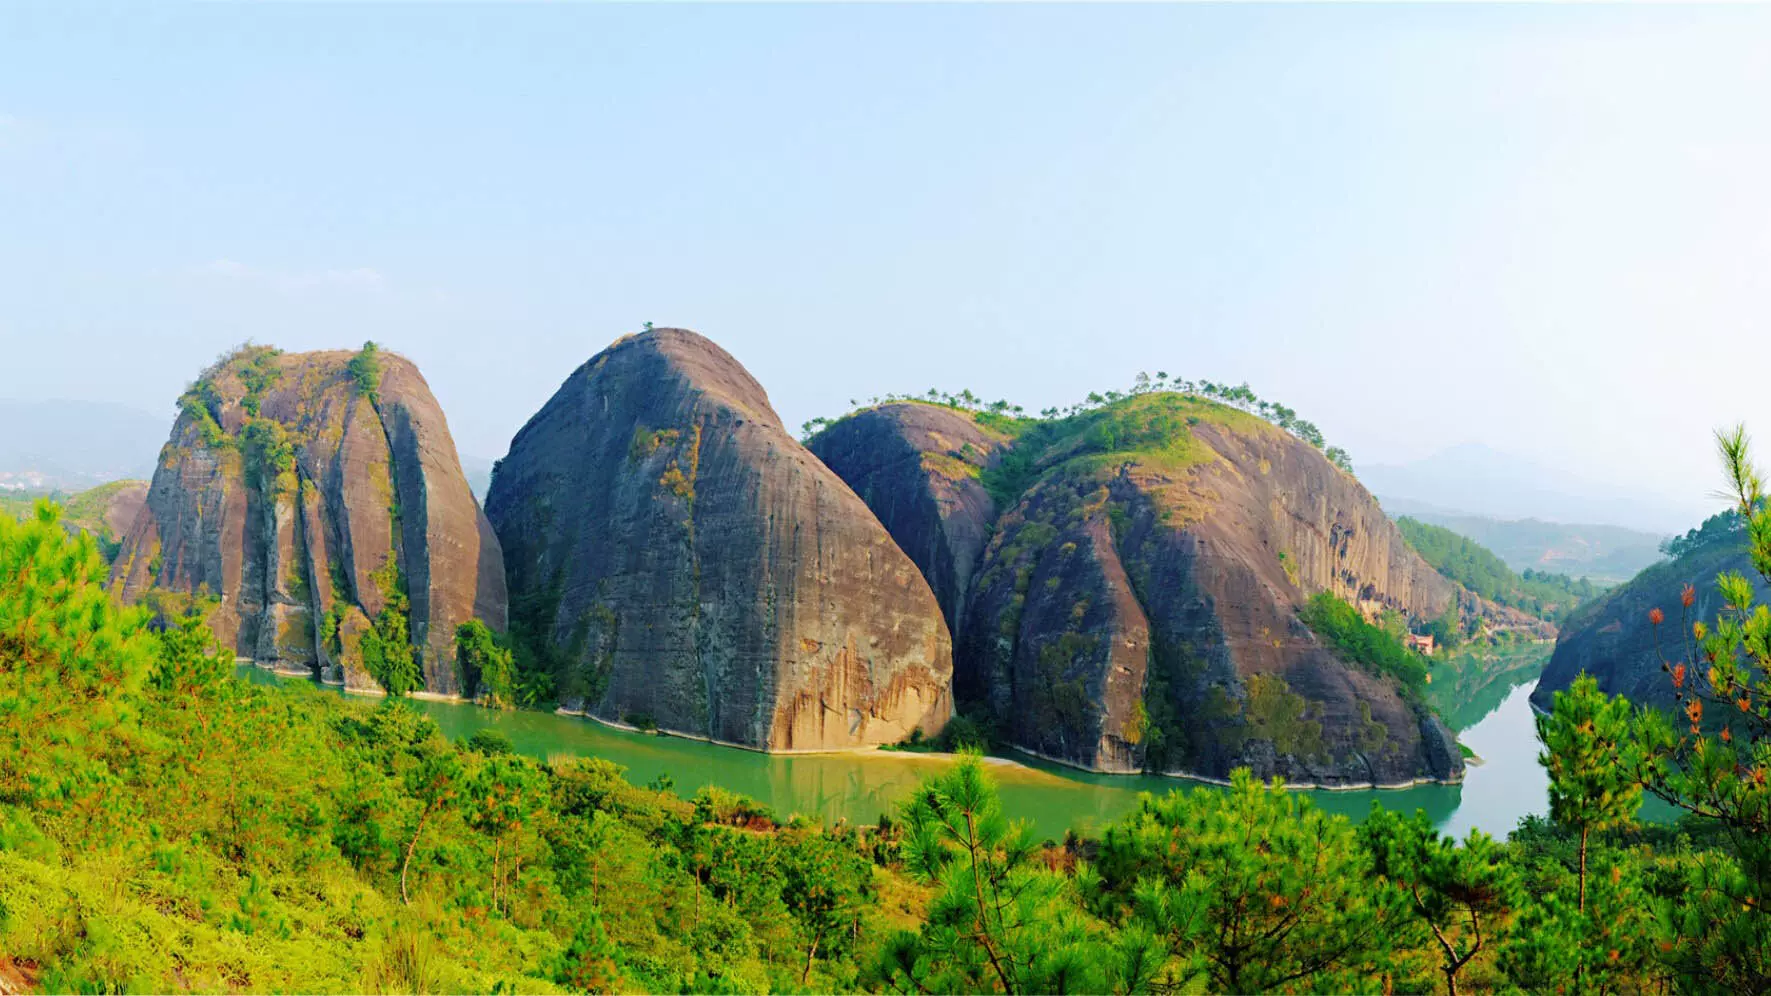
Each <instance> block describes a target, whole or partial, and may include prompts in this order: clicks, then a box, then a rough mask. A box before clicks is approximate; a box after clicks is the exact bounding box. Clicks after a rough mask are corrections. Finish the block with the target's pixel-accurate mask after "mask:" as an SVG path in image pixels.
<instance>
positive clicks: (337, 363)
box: [112, 347, 506, 696]
mask: <svg viewBox="0 0 1771 996" xmlns="http://www.w3.org/2000/svg"><path fill="white" fill-rule="evenodd" d="M356 355H357V354H354V353H351V352H344V351H336V352H313V353H295V354H288V353H277V352H276V351H274V350H268V349H264V348H262V347H254V348H249V349H246V350H243V351H242V352H240V353H238V354H236V355H234V356H233V357H231V358H229V359H227V360H225V361H224V362H222V363H221V364H219V365H218V366H217V367H215V368H212V369H211V370H209V371H205V373H204V375H203V376H202V377H201V378H200V379H199V381H198V384H197V385H196V387H194V388H193V391H192V394H190V395H187V398H186V401H185V404H184V411H183V413H182V414H181V415H180V416H179V418H178V420H177V421H176V422H175V423H174V424H173V427H172V436H171V439H170V440H169V441H168V442H167V444H166V446H165V447H164V449H162V451H161V454H160V462H159V466H158V468H157V469H156V471H155V473H154V478H153V483H152V485H151V486H150V487H149V490H148V496H147V501H146V505H145V508H144V509H143V510H142V512H141V513H140V514H139V515H138V516H137V517H136V519H135V521H134V524H133V525H132V527H131V529H130V532H129V534H128V536H127V537H126V539H125V541H124V544H123V548H122V550H121V552H120V553H119V555H118V558H117V561H116V564H115V565H114V567H113V570H112V580H113V584H114V585H115V586H116V587H117V588H118V589H119V590H120V592H121V594H122V595H123V597H124V598H125V599H128V600H132V601H134V600H139V599H141V598H143V597H144V596H147V595H148V594H149V593H150V592H151V591H158V592H161V593H173V594H176V595H179V596H192V597H197V598H209V599H213V600H214V602H215V604H214V608H213V611H212V612H211V614H210V616H209V619H210V623H211V626H212V628H213V629H214V630H215V632H216V635H217V636H218V637H219V638H220V640H221V642H222V644H223V645H224V646H226V647H230V648H231V649H232V650H233V651H234V652H235V653H236V654H237V655H238V656H240V657H243V658H251V659H253V660H254V661H256V662H258V663H260V664H261V665H264V666H269V667H276V668H279V669H284V670H294V671H301V670H309V669H312V670H316V671H318V672H319V673H320V675H321V676H322V677H323V678H325V679H326V680H328V681H332V682H335V683H340V684H344V685H346V686H347V687H349V688H352V689H356V690H361V691H378V690H379V686H378V684H377V683H376V681H375V680H374V679H373V678H372V677H371V676H370V675H369V674H368V673H367V671H366V670H365V669H364V668H363V666H362V661H361V658H360V655H359V653H358V646H359V641H360V639H361V636H362V634H363V633H364V632H366V631H368V630H370V629H371V627H372V625H373V620H375V619H376V618H377V616H378V615H380V613H381V612H382V611H383V610H384V609H385V608H386V607H387V606H388V604H389V600H390V598H393V597H394V596H395V595H396V593H398V592H403V593H404V595H405V601H406V603H407V604H408V605H409V612H408V626H409V632H410V636H411V642H412V644H413V647H414V651H415V655H416V658H417V660H418V663H419V665H420V669H421V671H422V684H423V690H424V691H426V692H429V693H432V694H436V695H443V696H452V695H458V694H460V693H461V692H462V683H461V676H460V675H459V674H458V673H457V669H456V665H455V659H454V636H455V628H456V626H458V625H459V624H460V623H462V622H465V621H467V620H468V619H473V618H478V619H480V620H482V621H484V622H486V623H487V624H488V625H490V626H492V627H493V628H494V629H496V630H502V629H503V628H504V623H505V611H506V606H505V590H504V568H503V559H502V556H501V554H500V551H499V548H498V539H497V537H496V536H495V535H494V534H493V532H492V528H491V524H490V523H489V522H488V521H487V520H486V518H485V516H484V515H483V514H482V513H481V511H480V508H479V505H478V503H477V502H475V501H474V498H473V495H472V493H471V492H470V491H469V490H468V487H467V481H466V479H465V478H464V477H463V475H462V472H461V465H460V462H459V460H458V458H457V457H456V453H455V444H454V441H453V439H452V438H451V437H450V434H449V427H448V424H447V422H446V421H445V420H444V418H443V413H442V410H441V408H439V407H438V405H437V402H436V399H435V398H434V397H432V396H431V393H430V388H429V387H428V386H427V385H426V384H425V382H424V378H423V377H422V376H421V375H420V374H419V372H418V369H417V367H415V366H413V365H412V363H411V362H409V361H407V360H406V359H405V358H403V357H400V356H397V355H394V354H391V353H385V352H383V353H380V354H379V356H378V357H377V359H376V363H375V366H376V369H377V370H378V373H379V377H378V380H379V383H378V385H377V386H376V387H375V388H374V389H373V390H372V391H371V390H365V389H364V387H363V386H362V385H361V384H360V383H359V381H358V379H357V377H356V376H354V375H353V374H352V372H351V370H350V363H351V360H352V359H353V357H354V356H356ZM198 395H201V396H200V397H199V396H198ZM396 604H397V602H396Z"/></svg>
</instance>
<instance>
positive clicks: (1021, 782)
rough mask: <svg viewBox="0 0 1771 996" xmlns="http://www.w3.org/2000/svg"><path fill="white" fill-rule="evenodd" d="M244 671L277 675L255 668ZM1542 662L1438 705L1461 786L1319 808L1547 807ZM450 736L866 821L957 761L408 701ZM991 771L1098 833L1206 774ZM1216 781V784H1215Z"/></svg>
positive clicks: (1446, 814)
mask: <svg viewBox="0 0 1771 996" xmlns="http://www.w3.org/2000/svg"><path fill="white" fill-rule="evenodd" d="M240 672H241V675H242V677H245V678H246V679H247V680H249V681H253V682H260V683H271V682H277V681H301V680H304V679H300V678H278V677H276V676H275V675H272V674H271V673H269V672H266V671H261V670H258V669H257V668H253V667H250V666H243V667H241V668H240ZM1537 673H1538V669H1537V668H1525V669H1521V670H1518V671H1516V672H1514V673H1513V674H1511V675H1509V676H1507V677H1506V678H1505V679H1502V680H1500V681H1497V682H1495V683H1493V684H1491V685H1490V686H1488V687H1487V688H1484V689H1483V690H1482V691H1481V692H1480V693H1478V694H1476V695H1474V696H1471V697H1469V698H1468V699H1466V700H1465V701H1462V702H1459V703H1456V704H1454V706H1453V707H1450V708H1448V707H1447V706H1446V705H1445V704H1441V705H1440V707H1439V708H1440V710H1441V712H1442V713H1443V714H1445V715H1446V716H1447V718H1448V720H1449V721H1450V722H1451V723H1452V724H1453V725H1454V726H1460V727H1462V728H1463V730H1462V734H1461V739H1462V740H1463V742H1464V743H1465V744H1467V745H1469V747H1470V748H1471V749H1472V750H1474V751H1475V752H1476V753H1477V754H1478V755H1480V756H1481V757H1482V758H1483V760H1484V761H1485V762H1486V763H1484V764H1482V765H1480V766H1473V767H1471V768H1470V769H1469V772H1468V774H1467V775H1466V777H1465V780H1464V784H1462V785H1422V786H1417V787H1415V788H1409V789H1397V790H1389V791H1374V790H1354V791H1341V792H1329V791H1313V792H1310V796H1311V797H1312V798H1313V799H1314V800H1315V802H1316V804H1317V805H1318V806H1320V807H1322V808H1323V809H1327V810H1330V811H1332V812H1336V813H1344V814H1346V815H1348V816H1351V817H1353V818H1355V819H1358V818H1362V817H1364V816H1365V814H1366V813H1367V812H1369V811H1370V809H1371V804H1372V802H1373V801H1374V800H1375V801H1378V802H1380V803H1382V804H1383V805H1384V806H1386V807H1389V808H1392V809H1400V810H1404V811H1410V810H1414V809H1424V810H1426V812H1427V814H1428V815H1429V816H1431V817H1432V819H1433V821H1434V822H1435V823H1436V824H1438V826H1439V827H1440V828H1441V829H1443V830H1445V831H1447V832H1449V833H1452V834H1455V835H1457V836H1458V837H1460V838H1461V837H1462V836H1464V835H1465V834H1467V833H1468V832H1469V830H1470V829H1471V828H1480V829H1482V830H1484V831H1486V832H1488V833H1490V834H1493V835H1494V836H1497V837H1504V836H1505V835H1506V834H1507V833H1508V832H1509V831H1511V830H1512V828H1513V827H1514V825H1515V824H1517V823H1518V821H1519V818H1520V817H1522V816H1525V815H1527V814H1531V813H1545V812H1548V809H1549V803H1548V795H1547V792H1548V788H1547V786H1548V781H1547V779H1546V777H1545V775H1544V772H1543V769H1542V768H1541V767H1539V766H1538V764H1537V750H1538V743H1537V734H1536V729H1535V727H1534V725H1533V722H1532V714H1531V706H1530V704H1529V702H1528V701H1527V699H1528V697H1529V696H1530V694H1531V688H1532V685H1533V684H1534V683H1535V682H1536V680H1537ZM412 705H413V706H414V707H415V708H417V709H419V710H421V711H422V712H424V713H426V714H427V715H429V716H430V717H431V718H433V719H435V720H436V721H437V724H438V725H439V726H441V727H442V729H443V732H444V733H445V734H447V735H448V736H449V737H451V738H461V737H466V736H468V735H470V734H472V733H473V732H474V731H475V730H480V729H486V728H491V729H496V730H500V731H502V732H503V733H504V734H505V735H507V736H508V737H510V740H511V743H512V744H514V745H515V746H516V749H517V750H519V751H521V752H522V753H525V754H530V755H533V756H535V757H542V758H545V757H548V756H551V755H560V754H564V755H572V756H583V757H601V758H606V759H608V760H610V761H613V762H615V763H617V764H620V765H623V766H625V767H626V768H627V777H628V779H629V780H630V781H632V782H634V783H635V784H639V785H644V784H646V783H647V782H649V781H652V780H653V779H656V778H658V777H660V776H664V775H668V776H669V777H670V778H671V779H672V780H673V781H674V782H675V786H676V791H677V792H678V793H679V794H680V795H682V796H684V797H685V798H687V797H688V796H690V795H693V794H694V792H695V790H696V789H697V788H699V787H701V786H703V785H718V786H720V787H722V788H725V789H727V790H729V791H733V792H739V793H742V794H744V795H747V796H750V797H752V798H754V799H756V800H758V801H760V802H762V803H763V804H765V805H767V806H768V807H769V808H770V809H772V810H774V811H775V812H776V813H778V814H781V815H782V816H784V817H785V816H788V815H790V814H793V813H803V814H805V815H807V816H813V817H818V818H821V819H824V820H827V821H833V820H836V819H838V818H845V819H847V820H848V821H849V822H851V823H863V822H864V823H871V822H873V821H875V820H877V819H878V818H879V816H880V815H881V814H882V813H889V812H891V811H892V810H893V809H894V807H896V806H897V804H898V803H899V802H900V801H902V800H903V799H904V798H905V797H906V795H908V794H909V792H910V791H911V790H912V789H913V788H914V787H915V785H916V783H917V781H918V779H919V778H921V777H922V775H924V774H925V773H927V772H929V771H933V770H937V769H938V768H939V767H940V766H942V765H945V764H948V763H951V762H950V761H949V760H948V759H946V758H942V757H928V756H921V755H916V754H907V753H897V752H888V751H878V752H872V753H866V754H826V755H795V756H786V755H770V754H760V753H756V752H754V751H747V750H742V749H739V748H736V747H719V746H714V745H712V744H706V743H700V742H698V741H694V740H685V739H682V738H679V737H669V736H651V735H647V734H641V733H629V732H626V731H623V730H615V729H610V728H608V727H605V726H602V725H601V724H599V723H596V722H594V721H592V720H588V719H581V718H578V717H573V716H560V715H555V714H553V713H545V712H498V711H494V710H490V709H482V708H479V707H478V706H474V705H470V704H466V703H455V702H428V701H423V700H413V702H412ZM992 771H993V772H994V773H995V775H996V779H997V781H998V783H999V784H1000V785H1001V788H1002V800H1003V805H1004V808H1005V809H1006V810H1007V811H1008V814H1009V815H1010V816H1011V817H1014V818H1024V819H1027V820H1031V821H1032V823H1033V825H1034V827H1035V829H1036V830H1037V831H1038V832H1039V833H1040V834H1042V835H1044V836H1047V837H1051V838H1054V839H1058V838H1062V836H1063V834H1064V831H1065V829H1066V828H1070V827H1074V828H1076V829H1077V831H1078V832H1081V833H1085V834H1089V833H1097V832H1099V830H1100V829H1101V827H1102V826H1103V825H1105V824H1106V823H1109V822H1111V821H1113V820H1115V819H1117V818H1119V817H1120V816H1123V815H1124V814H1125V813H1127V812H1129V811H1130V810H1132V809H1133V808H1135V807H1136V805H1137V799H1138V794H1139V793H1140V792H1154V793H1159V794H1160V793H1163V792H1167V791H1169V790H1170V789H1175V788H1195V787H1200V783H1197V782H1191V781H1187V780H1184V779H1174V778H1163V777H1159V776H1127V775H1094V774H1089V773H1086V772H1080V771H1075V770H1072V769H1069V768H1064V767H1061V766H1058V765H1053V764H1048V763H1045V762H1042V761H1038V760H1036V759H1033V758H1028V757H1025V756H1021V755H1013V756H1012V757H1011V758H1007V759H1000V761H999V763H996V764H994V765H993V766H992ZM1213 790H1214V791H1215V789H1213Z"/></svg>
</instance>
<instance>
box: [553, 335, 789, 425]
mask: <svg viewBox="0 0 1771 996" xmlns="http://www.w3.org/2000/svg"><path fill="white" fill-rule="evenodd" d="M656 362H661V363H662V364H663V366H664V368H665V370H667V371H669V372H670V373H671V374H673V375H675V376H676V377H677V378H678V379H680V380H682V381H684V382H686V383H687V385H688V386H689V387H691V388H693V389H694V390H696V391H699V392H701V393H702V394H703V395H704V396H706V397H708V398H709V399H712V400H716V401H719V402H721V403H723V404H726V405H729V406H731V407H732V408H735V409H738V410H739V411H742V412H744V413H746V414H747V416H748V417H749V418H751V419H753V420H756V421H759V422H764V423H767V424H768V425H770V426H772V427H774V428H777V429H781V430H782V431H786V430H785V428H784V427H783V426H782V424H781V417H780V416H779V415H777V414H775V409H774V407H773V406H772V405H770V404H769V395H768V392H767V391H765V390H763V386H762V384H760V383H758V382H757V379H756V378H755V377H752V376H751V375H750V371H748V370H746V369H744V365H743V364H741V363H739V362H738V360H737V359H736V358H735V357H733V356H732V354H731V353H728V352H726V351H725V349H724V348H723V347H721V346H720V345H719V344H718V343H716V342H714V341H713V340H712V339H709V338H707V337H706V336H704V335H702V334H701V333H699V332H696V331H693V330H691V329H680V328H652V329H647V330H646V331H644V332H637V333H633V334H631V335H624V336H622V337H621V338H619V339H616V340H615V341H614V342H612V343H610V344H609V346H608V348H607V349H604V350H603V351H602V352H601V353H598V354H597V355H596V356H594V357H591V359H590V361H589V362H588V363H586V364H585V365H584V366H583V367H582V368H580V370H581V371H582V372H595V371H598V370H601V369H603V368H604V367H605V366H607V367H613V368H614V369H615V370H616V371H617V372H619V371H620V370H621V369H622V367H624V366H626V365H628V364H632V365H634V366H635V367H636V368H637V367H641V366H644V365H646V364H648V363H656Z"/></svg>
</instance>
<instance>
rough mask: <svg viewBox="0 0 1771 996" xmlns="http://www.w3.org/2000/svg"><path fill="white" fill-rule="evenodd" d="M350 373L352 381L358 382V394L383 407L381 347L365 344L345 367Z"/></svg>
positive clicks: (370, 343)
mask: <svg viewBox="0 0 1771 996" xmlns="http://www.w3.org/2000/svg"><path fill="white" fill-rule="evenodd" d="M345 368H346V369H347V370H348V371H350V375H351V380H353V381H355V382H356V385H357V393H359V394H361V395H362V396H363V397H365V398H368V399H369V403H370V404H372V405H375V406H376V407H378V408H379V407H380V406H381V374H382V368H381V347H380V346H377V345H376V344H375V343H373V342H365V343H363V348H362V350H361V351H359V352H358V353H357V355H355V356H353V357H351V359H350V363H348V364H346V367H345Z"/></svg>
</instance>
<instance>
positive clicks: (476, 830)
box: [0, 506, 906, 992]
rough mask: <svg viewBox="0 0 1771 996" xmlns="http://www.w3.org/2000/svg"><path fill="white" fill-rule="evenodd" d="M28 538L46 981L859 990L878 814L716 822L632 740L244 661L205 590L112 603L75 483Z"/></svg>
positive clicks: (70, 984) (7, 561) (11, 749)
mask: <svg viewBox="0 0 1771 996" xmlns="http://www.w3.org/2000/svg"><path fill="white" fill-rule="evenodd" d="M0 567H3V568H4V572H3V573H0V738H3V740H0V745H3V747H4V749H0V952H4V953H5V955H6V956H7V957H6V959H5V961H4V965H5V970H6V971H8V972H11V971H15V970H20V969H19V966H22V967H23V968H22V971H24V972H26V973H27V974H26V976H25V977H26V979H27V980H34V981H27V983H26V985H27V986H30V987H33V988H41V989H44V990H47V991H65V992H101V991H102V992H113V991H147V992H168V991H175V990H176V991H186V990H194V991H200V992H218V991H227V992H264V991H276V992H291V991H293V992H383V991H398V992H418V991H425V992H499V991H504V992H547V991H554V990H555V989H556V987H558V986H561V985H583V986H587V987H608V988H621V989H624V990H639V991H649V992H678V991H687V990H692V989H693V990H701V991H742V992H762V991H781V990H796V991H804V990H810V991H840V990H849V989H853V988H855V987H856V985H857V983H858V968H857V966H858V964H859V963H860V962H861V961H862V960H863V958H864V957H865V956H866V954H867V953H868V952H871V951H873V950H875V949H876V948H877V947H878V944H879V941H880V939H881V938H882V937H883V936H884V932H885V931H884V924H883V922H882V919H881V917H880V915H879V913H878V912H877V910H876V908H875V903H874V895H875V893H874V891H873V890H874V888H875V885H874V883H875V882H876V881H878V880H880V877H881V876H886V877H891V876H892V875H893V873H891V872H888V871H885V870H876V869H875V867H874V866H873V864H872V862H871V861H870V860H869V859H868V858H867V857H866V855H871V854H873V853H876V847H875V845H874V843H873V842H872V840H871V839H868V840H863V839H862V837H861V835H860V834H857V833H853V832H848V833H841V834H839V833H835V832H831V831H824V830H821V829H817V828H806V829H800V830H789V831H775V830H770V831H766V832H758V831H756V830H754V829H748V828H747V829H736V828H732V827H725V826H713V825H703V824H702V823H700V822H698V820H697V818H696V815H695V812H694V810H693V809H692V808H691V807H688V806H687V805H685V804H684V803H682V802H681V801H680V800H677V799H675V798H674V797H672V796H668V795H663V794H658V793H654V792H648V791H645V790H642V789H638V788H635V787H634V786H632V785H630V784H628V783H627V782H626V781H625V780H624V779H623V777H622V772H621V770H620V769H619V768H617V767H615V766H613V765H609V764H607V763H606V762H599V761H591V760H585V761H561V762H558V763H555V764H549V765H543V764H540V763H538V762H536V761H533V760H531V759H528V758H524V757H520V756H517V755H515V754H512V753H509V752H508V751H505V750H496V749H489V744H488V743H486V742H482V743H479V744H476V748H477V749H464V748H461V747H457V746H455V745H452V744H450V743H448V742H447V741H446V740H444V739H443V738H442V737H441V735H440V734H439V732H438V731H437V728H436V725H435V724H434V723H433V722H432V721H430V720H429V719H427V718H425V717H423V716H422V715H421V714H418V713H416V712H414V711H413V710H411V709H410V708H408V707H406V706H405V705H404V704H403V703H401V702H399V701H398V700H392V699H390V700H387V701H386V702H384V703H383V704H382V705H380V706H379V707H371V706H369V705H367V704H364V703H362V702H356V701H345V700H341V699H339V698H337V697H334V696H328V695H323V694H320V693H318V692H316V691H313V690H312V689H310V688H308V687H307V686H285V687H279V688H274V689H267V688H260V687H256V686H253V685H249V684H246V683H244V682H240V681H237V680H235V679H233V678H232V676H231V669H232V662H231V659H230V658H229V657H227V656H225V655H222V654H219V653H217V652H216V650H215V645H214V642H213V638H212V636H211V635H210V634H209V633H208V632H207V631H206V630H205V629H204V628H203V627H202V626H201V624H200V623H198V622H197V621H195V620H194V619H187V620H183V621H180V622H179V623H177V624H176V625H175V626H174V627H173V628H171V629H168V630H166V631H164V632H162V633H159V634H156V633H154V632H152V631H151V630H149V628H148V626H147V616H146V613H142V612H136V611H134V610H122V609H119V608H118V607H117V606H115V605H114V604H112V603H111V602H110V601H109V599H108V598H106V597H105V593H104V590H103V585H102V581H103V577H104V570H103V566H102V564H101V563H100V562H99V560H98V559H97V556H96V552H95V550H94V549H93V545H92V543H91V541H90V540H89V539H84V538H80V537H70V536H68V535H66V534H65V533H64V532H63V530H62V529H61V527H60V526H59V525H58V524H57V523H56V522H55V516H54V510H53V509H52V508H48V507H47V506H46V507H45V508H44V509H43V510H42V511H41V512H40V514H39V515H38V516H36V517H34V518H33V519H32V520H30V521H28V522H25V523H16V522H13V521H12V520H11V519H5V520H0ZM894 880H895V879H894ZM896 888H898V889H899V890H902V889H904V888H906V886H904V885H902V884H900V885H898V886H896ZM5 978H6V980H7V983H8V985H12V984H13V978H14V977H13V976H6V977H5Z"/></svg>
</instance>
